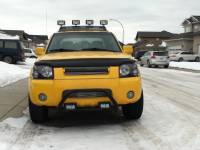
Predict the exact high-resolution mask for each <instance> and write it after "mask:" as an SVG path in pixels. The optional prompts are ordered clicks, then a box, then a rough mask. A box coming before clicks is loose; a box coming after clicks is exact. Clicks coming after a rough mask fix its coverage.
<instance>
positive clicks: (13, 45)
mask: <svg viewBox="0 0 200 150" xmlns="http://www.w3.org/2000/svg"><path fill="white" fill-rule="evenodd" d="M5 48H9V49H17V43H16V42H14V41H6V42H5Z"/></svg>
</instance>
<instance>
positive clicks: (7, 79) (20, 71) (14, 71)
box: [0, 59, 35, 87]
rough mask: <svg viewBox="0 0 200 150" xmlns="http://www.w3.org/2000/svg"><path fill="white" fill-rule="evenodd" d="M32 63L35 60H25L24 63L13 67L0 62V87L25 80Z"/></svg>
mask: <svg viewBox="0 0 200 150" xmlns="http://www.w3.org/2000/svg"><path fill="white" fill-rule="evenodd" d="M34 62H35V59H27V60H26V62H23V63H20V64H19V65H13V64H7V63H4V62H1V61H0V68H1V69H0V87H4V86H6V85H8V84H10V83H13V82H16V81H18V80H21V79H25V78H27V77H28V76H29V73H30V68H31V67H32V66H33V64H34Z"/></svg>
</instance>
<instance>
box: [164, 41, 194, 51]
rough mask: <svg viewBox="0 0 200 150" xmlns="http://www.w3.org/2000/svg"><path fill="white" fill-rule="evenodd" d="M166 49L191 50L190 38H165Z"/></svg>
mask: <svg viewBox="0 0 200 150" xmlns="http://www.w3.org/2000/svg"><path fill="white" fill-rule="evenodd" d="M165 42H166V43H167V49H168V50H191V51H192V48H193V40H192V39H177V40H166V41H165Z"/></svg>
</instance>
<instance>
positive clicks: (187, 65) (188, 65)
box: [169, 62, 200, 70]
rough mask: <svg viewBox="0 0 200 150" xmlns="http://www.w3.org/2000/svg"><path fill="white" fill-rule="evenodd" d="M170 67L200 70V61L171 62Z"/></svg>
mask: <svg viewBox="0 0 200 150" xmlns="http://www.w3.org/2000/svg"><path fill="white" fill-rule="evenodd" d="M169 66H170V67H174V68H183V69H191V70H200V62H170V65H169Z"/></svg>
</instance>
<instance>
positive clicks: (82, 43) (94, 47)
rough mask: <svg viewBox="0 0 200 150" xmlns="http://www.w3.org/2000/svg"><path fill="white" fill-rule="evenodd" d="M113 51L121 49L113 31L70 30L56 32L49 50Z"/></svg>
mask: <svg viewBox="0 0 200 150" xmlns="http://www.w3.org/2000/svg"><path fill="white" fill-rule="evenodd" d="M88 50H89V51H112V52H120V51H121V49H120V47H119V45H118V43H117V41H116V39H115V37H114V36H113V35H112V34H111V33H105V32H68V33H61V34H55V35H54V36H53V38H52V40H51V42H50V44H49V47H48V49H47V52H48V53H50V52H56V51H64V52H65V51H66V52H67V51H88Z"/></svg>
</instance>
